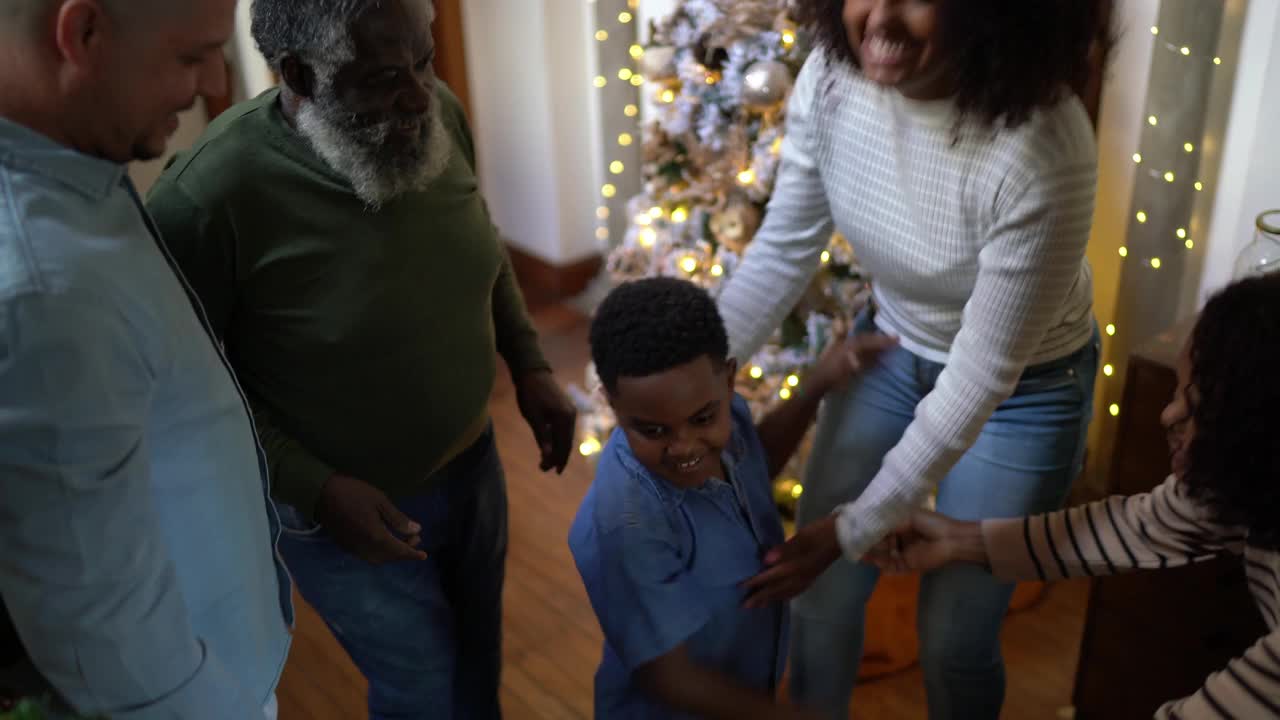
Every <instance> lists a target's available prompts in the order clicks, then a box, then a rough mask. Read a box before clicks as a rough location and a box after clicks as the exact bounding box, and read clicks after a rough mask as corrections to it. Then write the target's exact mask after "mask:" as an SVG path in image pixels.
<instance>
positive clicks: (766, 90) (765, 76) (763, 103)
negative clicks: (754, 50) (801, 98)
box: [742, 60, 792, 110]
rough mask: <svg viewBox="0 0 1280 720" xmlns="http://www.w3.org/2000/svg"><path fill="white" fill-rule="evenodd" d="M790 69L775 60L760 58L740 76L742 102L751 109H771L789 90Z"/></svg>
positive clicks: (790, 80)
mask: <svg viewBox="0 0 1280 720" xmlns="http://www.w3.org/2000/svg"><path fill="white" fill-rule="evenodd" d="M791 84H792V78H791V69H790V68H788V67H787V66H786V65H785V64H783V63H780V62H778V61H777V60H762V61H760V62H758V63H754V64H752V65H751V67H749V68H747V72H746V73H745V74H743V76H742V102H743V104H745V105H746V106H747V107H748V108H750V109H752V110H773V109H774V108H776V107H778V105H779V104H781V103H782V101H783V100H785V99H786V97H787V93H788V92H789V91H790V90H791Z"/></svg>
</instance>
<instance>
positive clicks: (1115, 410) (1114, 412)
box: [1111, 403, 1120, 417]
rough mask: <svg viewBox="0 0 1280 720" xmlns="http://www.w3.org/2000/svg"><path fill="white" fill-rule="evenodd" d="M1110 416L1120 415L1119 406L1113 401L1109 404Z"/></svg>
mask: <svg viewBox="0 0 1280 720" xmlns="http://www.w3.org/2000/svg"><path fill="white" fill-rule="evenodd" d="M1111 417H1120V406H1119V405H1116V404H1115V403H1112V404H1111Z"/></svg>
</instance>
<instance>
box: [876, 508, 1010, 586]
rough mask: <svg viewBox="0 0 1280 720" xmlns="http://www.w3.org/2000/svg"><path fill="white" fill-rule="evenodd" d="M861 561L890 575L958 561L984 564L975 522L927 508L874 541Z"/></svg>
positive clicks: (934, 567)
mask: <svg viewBox="0 0 1280 720" xmlns="http://www.w3.org/2000/svg"><path fill="white" fill-rule="evenodd" d="M863 560H864V561H866V562H869V563H871V564H872V565H875V566H876V567H878V568H880V570H881V571H883V572H887V573H891V574H903V573H912V572H928V571H930V570H936V569H938V568H940V567H943V566H945V565H949V564H951V563H954V562H959V561H970V562H976V563H980V564H986V552H985V547H984V546H983V544H982V530H981V526H980V525H979V524H978V523H972V522H961V521H959V520H953V519H951V518H949V517H947V516H946V515H941V514H939V513H936V512H931V511H928V510H917V511H915V513H913V514H912V516H911V519H910V520H908V521H907V522H906V523H905V524H904V525H902V526H901V527H899V528H898V529H897V530H895V531H893V532H891V533H889V535H888V536H886V537H885V538H884V539H883V540H881V541H880V542H879V543H877V544H876V546H875V547H873V548H872V549H871V551H870V552H868V553H867V554H866V555H865V556H864V557H863Z"/></svg>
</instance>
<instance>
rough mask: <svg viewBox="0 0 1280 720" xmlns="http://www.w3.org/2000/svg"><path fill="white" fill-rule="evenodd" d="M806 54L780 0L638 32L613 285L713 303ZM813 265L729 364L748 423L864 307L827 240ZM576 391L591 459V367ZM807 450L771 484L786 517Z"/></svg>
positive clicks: (848, 256)
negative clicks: (749, 350) (799, 293)
mask: <svg viewBox="0 0 1280 720" xmlns="http://www.w3.org/2000/svg"><path fill="white" fill-rule="evenodd" d="M810 47H811V46H810V42H809V38H808V37H807V35H806V33H805V32H804V30H803V29H802V27H801V25H800V23H798V22H797V17H796V14H795V8H794V2H789V1H788V0H684V1H683V2H680V3H679V4H678V6H677V7H676V9H675V10H674V11H673V12H672V13H671V14H670V15H669V16H667V17H665V18H663V19H662V20H660V21H657V22H654V23H653V24H652V26H651V32H650V40H649V44H648V46H647V47H645V48H643V52H642V53H633V55H638V58H636V59H637V62H638V64H639V67H638V68H637V69H636V72H637V74H639V75H641V76H642V77H643V79H644V90H643V91H644V92H646V93H651V99H652V105H653V107H654V109H655V112H654V115H655V117H654V118H653V119H652V120H651V121H650V122H649V123H648V125H647V126H646V127H645V128H644V143H643V167H642V173H643V180H644V185H643V188H644V189H643V191H642V192H641V193H640V194H638V195H636V196H635V197H632V198H631V199H630V200H629V201H628V202H627V204H626V209H627V214H628V218H629V219H630V224H629V226H628V229H627V232H626V234H625V236H624V237H623V238H622V239H621V242H619V243H618V244H617V245H616V246H615V247H612V248H610V249H609V252H608V257H607V262H606V270H607V273H608V274H609V279H610V280H611V281H612V282H613V283H621V282H625V281H627V280H634V279H638V278H642V277H646V276H652V275H668V276H676V277H683V278H686V279H689V280H691V281H693V282H695V283H697V284H699V285H701V286H702V287H705V288H706V289H707V290H708V291H709V292H711V293H712V294H713V295H716V294H718V292H719V290H720V288H721V286H722V284H723V283H724V282H725V281H726V280H727V279H728V278H729V277H731V276H732V274H733V270H734V268H735V267H736V266H737V265H738V263H739V262H741V258H742V255H743V253H744V251H745V250H746V247H747V245H748V244H749V243H750V242H751V239H752V236H753V235H754V234H755V232H756V230H757V229H758V228H759V227H760V224H761V221H762V219H763V215H764V212H765V209H766V205H767V202H768V199H769V195H770V193H771V192H772V190H773V183H774V178H775V176H776V174H777V171H778V166H779V163H780V160H781V149H782V141H783V136H784V133H785V131H786V100H787V98H788V96H789V94H790V90H791V86H792V83H793V81H794V78H795V76H796V74H797V73H798V72H799V70H800V67H801V65H802V64H803V63H804V60H805V57H806V56H807V55H808V53H809V51H810ZM822 260H823V265H822V269H821V271H820V272H819V273H818V276H817V277H816V278H815V280H814V282H813V284H812V286H811V287H810V289H809V291H808V292H807V293H806V294H805V296H804V298H803V299H802V300H801V302H800V303H799V305H798V306H797V307H796V308H795V309H794V310H793V311H792V312H791V314H790V315H789V317H788V318H787V320H786V322H784V324H783V326H782V328H781V329H780V330H779V331H778V332H777V333H776V334H775V336H774V337H773V339H772V341H771V342H770V343H768V344H767V345H766V346H765V347H764V348H763V349H762V350H761V351H760V352H759V353H758V354H757V355H756V356H754V357H752V358H751V359H750V361H748V362H746V363H744V364H743V366H742V377H741V378H740V381H739V383H738V388H739V392H741V393H742V394H743V396H745V397H746V398H747V400H748V401H749V402H750V404H751V407H752V410H753V412H754V413H756V416H757V417H759V416H760V415H761V414H763V413H764V412H766V411H767V410H768V409H769V408H770V407H772V406H773V405H774V404H775V403H779V402H786V400H787V399H788V398H789V397H790V396H791V392H792V388H794V387H796V386H797V385H798V384H799V381H800V377H801V376H802V375H803V374H804V371H805V369H806V368H807V367H808V366H809V365H810V364H811V363H812V362H813V361H814V360H815V359H816V358H817V356H818V354H819V353H820V352H821V350H822V348H823V347H824V346H825V344H826V343H827V342H828V340H829V338H830V336H831V335H832V330H833V328H844V327H848V326H849V322H850V319H851V317H852V316H853V314H855V313H856V312H857V311H858V310H859V309H860V308H861V307H862V305H863V304H864V303H865V298H866V297H867V294H868V285H867V282H866V281H865V279H864V278H863V276H862V273H861V272H860V270H859V268H858V266H857V264H856V262H855V259H854V257H853V251H852V249H851V248H850V247H849V244H848V243H847V242H846V241H845V240H844V239H843V238H842V237H840V236H839V235H838V234H837V235H835V236H833V237H832V238H831V243H830V246H829V248H828V250H827V251H826V252H825V253H824V254H823V256H822ZM577 396H578V400H579V405H581V409H582V422H581V424H580V438H579V441H580V451H581V453H582V454H583V455H584V456H587V457H591V456H593V455H595V454H597V453H599V452H600V450H601V448H602V446H603V443H604V442H605V441H606V440H607V438H608V436H609V433H610V432H611V431H612V430H613V427H614V424H615V420H614V418H613V416H612V413H611V412H610V410H609V407H608V404H607V403H606V402H604V400H603V395H602V394H601V391H600V387H599V381H598V379H597V378H596V377H595V372H594V369H593V368H588V370H587V383H586V392H578V393H577ZM807 445H808V444H807V443H806V446H805V447H803V448H802V449H801V451H800V452H799V453H797V456H796V458H795V459H794V460H793V461H792V463H791V464H790V465H789V466H788V467H787V468H786V471H785V472H784V473H783V475H782V477H781V479H780V480H779V481H778V482H777V483H776V485H775V492H774V495H775V498H776V499H777V501H778V504H779V506H780V507H781V508H782V509H783V510H784V512H786V513H788V514H789V513H790V512H791V511H792V510H793V508H794V504H795V500H796V499H797V498H799V497H800V494H801V493H802V492H803V487H802V486H801V485H800V484H799V482H798V480H797V479H796V478H799V477H800V471H801V469H802V466H803V462H804V458H805V456H806V455H807Z"/></svg>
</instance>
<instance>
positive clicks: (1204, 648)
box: [1073, 324, 1265, 720]
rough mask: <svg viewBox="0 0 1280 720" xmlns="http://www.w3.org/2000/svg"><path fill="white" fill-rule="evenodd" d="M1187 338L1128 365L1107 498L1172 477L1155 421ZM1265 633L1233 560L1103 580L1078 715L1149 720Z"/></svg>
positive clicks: (1091, 615)
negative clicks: (1166, 703)
mask: <svg viewBox="0 0 1280 720" xmlns="http://www.w3.org/2000/svg"><path fill="white" fill-rule="evenodd" d="M1189 332H1190V326H1189V324H1188V325H1183V326H1181V327H1179V328H1177V329H1175V330H1172V331H1170V332H1168V333H1166V334H1164V335H1162V336H1160V337H1158V338H1156V339H1155V340H1154V341H1152V342H1151V343H1149V344H1147V345H1146V346H1144V347H1142V348H1141V349H1140V350H1139V351H1138V352H1135V353H1134V354H1133V356H1132V357H1131V358H1130V361H1129V369H1128V375H1127V379H1126V384H1125V392H1124V399H1123V401H1122V406H1121V407H1122V408H1123V410H1124V413H1123V415H1122V422H1121V423H1120V428H1119V432H1118V435H1117V437H1116V452H1115V456H1114V458H1113V460H1112V466H1111V472H1110V476H1109V481H1108V488H1107V490H1108V492H1109V493H1111V494H1123V495H1131V494H1134V493H1141V492H1146V491H1148V490H1150V489H1151V488H1153V487H1155V486H1156V485H1159V484H1160V483H1162V482H1164V480H1165V478H1167V477H1168V475H1169V458H1168V450H1167V448H1166V442H1165V436H1164V430H1163V428H1162V427H1161V426H1160V422H1159V418H1160V411H1161V410H1162V409H1163V408H1164V406H1165V404H1166V403H1168V401H1169V398H1170V397H1172V395H1173V392H1174V389H1175V387H1176V386H1177V381H1176V375H1175V369H1174V368H1175V366H1176V362H1177V356H1178V352H1179V350H1180V348H1181V347H1182V344H1183V342H1184V340H1185V339H1186V337H1187V334H1188V333H1189ZM1264 632H1265V626H1264V625H1263V622H1262V619H1261V616H1260V614H1259V612H1258V609H1257V607H1256V606H1255V605H1254V604H1253V599H1252V597H1251V596H1250V595H1249V591H1248V587H1247V585H1246V584H1245V577H1244V570H1243V568H1242V566H1241V563H1240V561H1239V560H1238V559H1236V558H1222V559H1218V560H1214V561H1212V562H1206V563H1202V564H1199V565H1196V566H1193V567H1187V568H1179V569H1175V570H1164V571H1158V572H1145V573H1135V574H1130V575H1124V576H1118V577H1108V578H1099V579H1097V580H1095V581H1094V582H1093V585H1092V588H1091V589H1090V593H1089V606H1088V610H1087V613H1086V616H1085V627H1084V637H1083V639H1082V640H1081V648H1080V664H1079V667H1078V668H1077V671H1076V685H1075V692H1074V697H1073V702H1074V705H1075V707H1076V718H1077V720H1134V719H1135V718H1149V717H1151V716H1152V714H1153V713H1154V712H1155V710H1156V708H1158V707H1159V706H1160V705H1161V704H1163V703H1164V702H1166V701H1168V700H1171V699H1175V698H1179V697H1183V696H1186V695H1189V694H1191V693H1193V692H1195V691H1196V689H1197V688H1199V687H1200V686H1201V685H1202V684H1203V683H1204V680H1205V678H1206V677H1207V676H1208V675H1209V674H1210V673H1212V672H1214V671H1217V670H1220V669H1222V668H1223V667H1224V666H1225V665H1226V664H1227V662H1228V661H1229V660H1231V659H1232V658H1234V657H1236V656H1238V655H1240V654H1241V653H1242V652H1244V650H1245V649H1246V648H1248V647H1249V646H1250V645H1252V644H1253V643H1254V642H1255V641H1256V640H1257V639H1258V637H1260V636H1261V635H1262V634H1263V633H1264Z"/></svg>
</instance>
